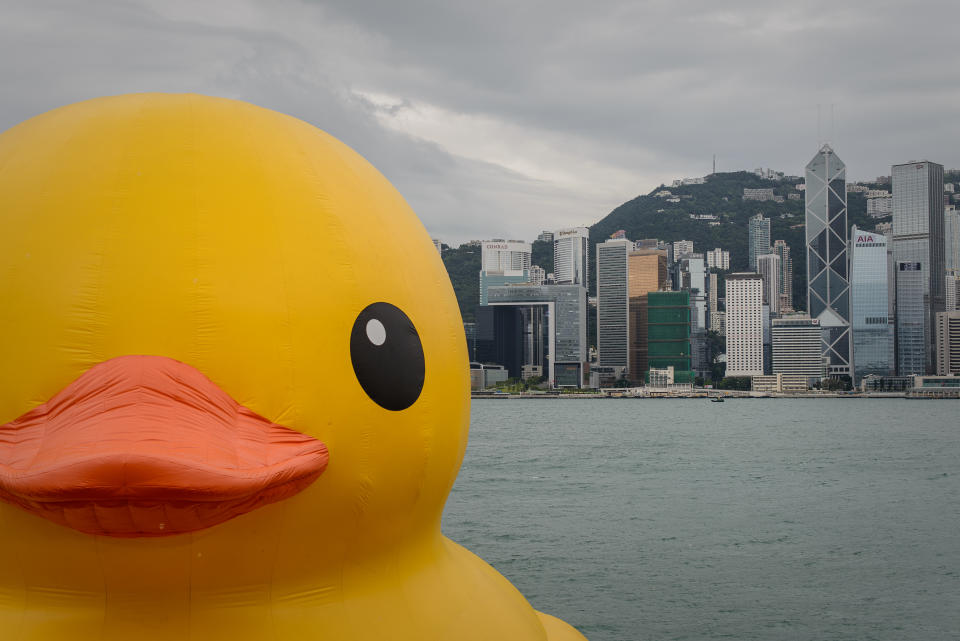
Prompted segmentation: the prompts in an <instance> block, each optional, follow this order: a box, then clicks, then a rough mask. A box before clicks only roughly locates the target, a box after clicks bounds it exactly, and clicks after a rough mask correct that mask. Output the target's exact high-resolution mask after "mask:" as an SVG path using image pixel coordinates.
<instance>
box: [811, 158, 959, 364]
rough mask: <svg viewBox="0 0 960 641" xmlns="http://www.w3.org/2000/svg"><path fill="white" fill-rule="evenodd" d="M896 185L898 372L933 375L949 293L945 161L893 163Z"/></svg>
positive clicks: (895, 270)
mask: <svg viewBox="0 0 960 641" xmlns="http://www.w3.org/2000/svg"><path fill="white" fill-rule="evenodd" d="M892 183H893V261H894V274H895V278H896V292H897V293H896V345H897V373H898V374H899V375H901V376H907V375H911V374H914V375H916V374H930V373H933V371H934V369H935V368H936V362H935V349H936V344H935V336H934V323H935V322H936V315H937V312H942V311H944V306H945V294H946V291H945V280H946V279H945V265H944V251H945V241H944V230H943V222H944V221H943V165H938V164H937V163H934V162H927V161H923V162H911V163H906V164H903V165H894V166H893V168H892ZM808 189H809V187H808Z"/></svg>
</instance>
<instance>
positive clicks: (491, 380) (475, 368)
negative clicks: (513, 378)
mask: <svg viewBox="0 0 960 641" xmlns="http://www.w3.org/2000/svg"><path fill="white" fill-rule="evenodd" d="M507 378H509V375H508V372H507V369H506V368H505V367H504V366H503V365H493V364H489V365H488V364H485V363H473V362H472V363H470V389H471V390H475V391H480V390H485V389H487V388H488V387H493V386H494V385H496V384H497V383H502V382H504V381H506V380H507Z"/></svg>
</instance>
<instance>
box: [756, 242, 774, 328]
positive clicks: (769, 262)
mask: <svg viewBox="0 0 960 641" xmlns="http://www.w3.org/2000/svg"><path fill="white" fill-rule="evenodd" d="M757 273H759V274H760V275H761V276H762V277H763V302H764V303H766V304H767V305H769V306H770V315H771V316H772V317H774V318H776V317H777V316H779V315H780V256H778V255H777V254H761V255H759V256H757Z"/></svg>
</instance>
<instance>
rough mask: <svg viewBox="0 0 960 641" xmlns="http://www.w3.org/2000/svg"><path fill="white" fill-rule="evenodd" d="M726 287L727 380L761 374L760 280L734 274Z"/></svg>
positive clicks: (751, 276)
mask: <svg viewBox="0 0 960 641" xmlns="http://www.w3.org/2000/svg"><path fill="white" fill-rule="evenodd" d="M726 283H727V296H726V299H727V311H726V335H727V376H759V375H762V374H763V279H762V278H761V276H760V274H755V273H734V274H730V275H728V276H727V278H726Z"/></svg>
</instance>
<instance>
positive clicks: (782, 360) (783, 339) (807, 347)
mask: <svg viewBox="0 0 960 641" xmlns="http://www.w3.org/2000/svg"><path fill="white" fill-rule="evenodd" d="M771 322H772V328H771V330H770V331H771V334H772V343H773V348H772V353H773V373H774V374H798V375H802V376H805V377H807V382H808V383H809V382H810V381H811V379H813V380H820V379H821V378H823V353H822V352H821V351H820V321H818V320H817V319H815V318H810V317H809V316H808V315H806V314H792V315H790V316H784V317H783V318H774V319H773V321H771Z"/></svg>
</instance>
